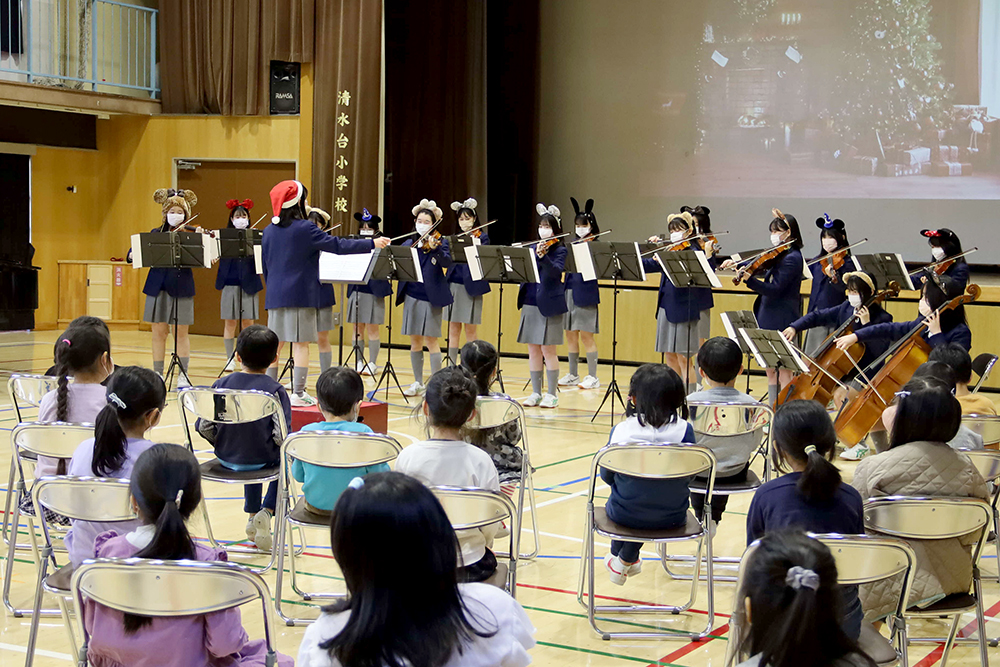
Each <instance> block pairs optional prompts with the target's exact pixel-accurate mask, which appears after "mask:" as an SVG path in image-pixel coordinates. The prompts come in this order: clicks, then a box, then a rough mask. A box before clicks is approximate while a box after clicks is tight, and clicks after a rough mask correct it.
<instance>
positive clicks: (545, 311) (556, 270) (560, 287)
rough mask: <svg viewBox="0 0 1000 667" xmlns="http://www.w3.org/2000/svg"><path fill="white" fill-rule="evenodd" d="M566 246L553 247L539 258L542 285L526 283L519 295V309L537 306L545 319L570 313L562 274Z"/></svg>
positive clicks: (566, 251)
mask: <svg viewBox="0 0 1000 667" xmlns="http://www.w3.org/2000/svg"><path fill="white" fill-rule="evenodd" d="M568 252H569V251H568V250H567V249H566V246H564V245H562V244H559V245H555V246H552V247H551V248H550V249H549V251H548V252H547V253H545V256H544V257H539V258H538V277H539V278H540V279H541V282H540V283H525V284H523V285H521V289H520V291H518V293H517V307H518V308H520V307H522V306H525V305H527V306H536V307H537V308H538V311H539V312H540V313H541V314H542V316H543V317H555V316H556V315H563V314H565V313H567V312H569V306H567V305H566V285H564V284H563V279H562V274H563V269H565V268H566V255H567V253H568Z"/></svg>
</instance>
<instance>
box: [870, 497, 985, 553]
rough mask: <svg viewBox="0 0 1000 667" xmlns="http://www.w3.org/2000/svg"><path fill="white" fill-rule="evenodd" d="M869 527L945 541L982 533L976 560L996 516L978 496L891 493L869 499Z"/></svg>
mask: <svg viewBox="0 0 1000 667" xmlns="http://www.w3.org/2000/svg"><path fill="white" fill-rule="evenodd" d="M864 511H865V527H866V528H870V529H872V530H875V531H878V532H879V533H882V534H884V535H889V536H891V537H898V538H901V539H910V540H941V539H948V538H954V537H962V536H965V535H969V534H971V533H975V532H977V531H978V532H979V533H980V536H979V542H978V546H977V548H976V550H975V553H974V554H973V558H972V562H976V561H977V560H978V559H979V554H980V551H982V545H983V544H984V542H985V537H986V532H987V530H988V528H989V526H990V522H991V521H992V518H993V510H992V508H991V507H990V505H989V503H987V502H986V501H985V500H980V499H978V498H949V497H931V498H918V497H912V496H887V497H885V498H871V499H869V500H868V501H867V502H865V507H864Z"/></svg>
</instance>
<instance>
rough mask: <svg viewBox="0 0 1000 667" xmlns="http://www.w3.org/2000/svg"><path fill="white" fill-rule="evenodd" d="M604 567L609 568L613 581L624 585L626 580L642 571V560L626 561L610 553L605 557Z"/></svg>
mask: <svg viewBox="0 0 1000 667" xmlns="http://www.w3.org/2000/svg"><path fill="white" fill-rule="evenodd" d="M604 567H606V568H607V570H608V577H609V578H610V579H611V583H613V584H616V585H618V586H624V585H625V580H626V579H628V578H629V577H634V576H635V575H637V574H639V573H640V572H642V560H641V559H640V560H637V561H636V562H634V563H625V562H624V561H622V559H621V558H619V557H618V556H612V555H611V554H608V555H607V556H605V557H604Z"/></svg>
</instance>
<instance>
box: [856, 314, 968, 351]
mask: <svg viewBox="0 0 1000 667" xmlns="http://www.w3.org/2000/svg"><path fill="white" fill-rule="evenodd" d="M921 322H923V318H922V317H921V318H920V319H918V320H914V321H912V322H890V323H888V324H876V325H869V326H867V327H865V328H864V329H861V330H860V331H856V332H855V333H856V334H857V335H858V340H859V341H861V342H862V343H864V344H865V345H868V343H869V341H874V340H878V339H880V338H884V339H886V340H888V341H889V344H890V345H891V344H892V343H894V342H895V341H897V340H899V339H900V338H902V337H903V336H905V335H907V334H908V333H910V332H911V331H913V330H914V329H915V328H917V326H918V325H919V324H920V323H921ZM921 335H922V336H923V338H924V340H925V341H927V344H928V345H930V346H931V347H938V346H940V345H946V344H948V343H958V344H959V345H961V346H962V347H963V348H964V349H965V351H966V352H968V351H969V350H971V349H972V331H971V330H969V325H967V324H965V323H964V322H962V323H960V324H958V325H957V326H955V327H954V328H952V329H951V330H950V331H942V332H941V333H939V334H938V335H936V336H931V335H929V334H928V332H927V330H926V329H925V330H924V332H923V334H921Z"/></svg>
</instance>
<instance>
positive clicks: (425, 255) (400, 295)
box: [396, 239, 453, 308]
mask: <svg viewBox="0 0 1000 667" xmlns="http://www.w3.org/2000/svg"><path fill="white" fill-rule="evenodd" d="M403 245H404V246H406V247H410V246H412V245H413V239H407V240H406V241H404V242H403ZM417 256H418V257H419V258H420V272H421V274H422V275H423V278H424V282H422V283H399V290H398V291H397V292H396V303H397V304H400V303H403V301H405V299H406V297H408V296H411V297H413V298H414V299H416V300H417V301H429V302H430V304H431V305H432V306H434V307H435V308H444V307H445V306H450V305H451V302H452V301H453V299H452V298H451V288H450V287H448V279H447V278H445V276H444V271H443V269H447V268H449V267H451V265H452V263H453V262H452V259H451V254H450V253H449V252H448V241H447V240H446V239H442V243H441V245H440V246H438V247H437V248H436V249H434V250H432V251H430V252H424V251H423V250H418V251H417Z"/></svg>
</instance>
